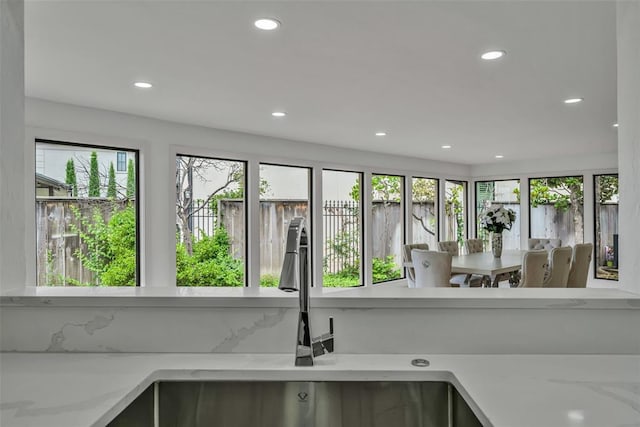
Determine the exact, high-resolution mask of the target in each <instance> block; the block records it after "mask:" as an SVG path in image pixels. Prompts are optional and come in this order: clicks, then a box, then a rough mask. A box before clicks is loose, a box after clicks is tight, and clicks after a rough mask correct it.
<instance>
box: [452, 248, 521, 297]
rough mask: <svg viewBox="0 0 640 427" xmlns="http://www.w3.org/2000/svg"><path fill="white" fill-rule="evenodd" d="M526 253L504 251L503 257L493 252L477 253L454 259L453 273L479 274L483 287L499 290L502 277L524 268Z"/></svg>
mask: <svg viewBox="0 0 640 427" xmlns="http://www.w3.org/2000/svg"><path fill="white" fill-rule="evenodd" d="M525 252H526V251H522V250H504V251H502V256H500V257H499V258H497V257H495V256H494V255H493V253H491V252H476V253H472V254H465V255H458V256H454V257H452V260H451V272H452V273H461V274H467V275H469V276H468V278H469V277H470V275H472V274H477V275H480V276H483V278H484V280H483V281H482V282H483V286H486V285H489V286H492V287H495V288H497V287H498V282H499V279H500V277H502V276H503V274H505V273H515V272H517V271H519V270H520V269H521V268H522V257H523V255H524V253H525Z"/></svg>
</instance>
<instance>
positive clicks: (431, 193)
mask: <svg viewBox="0 0 640 427" xmlns="http://www.w3.org/2000/svg"><path fill="white" fill-rule="evenodd" d="M437 182H438V181H436V180H433V179H426V178H418V179H415V178H414V179H413V181H412V185H411V193H412V197H413V203H414V204H421V205H424V211H423V212H421V213H422V215H417V214H416V213H415V209H414V212H412V213H411V216H412V217H413V219H415V220H416V221H418V222H419V223H420V226H421V227H422V229H423V230H424V231H426V232H427V233H429V234H431V235H432V236H435V235H436V230H435V229H434V226H435V222H434V221H433V220H432V221H431V222H432V224H428V223H427V221H428V218H429V217H431V218H437V214H436V212H434V211H433V210H432V209H429V208H428V207H427V202H434V201H435V200H436V194H437V191H436V185H437ZM414 206H415V205H414ZM429 225H431V227H429Z"/></svg>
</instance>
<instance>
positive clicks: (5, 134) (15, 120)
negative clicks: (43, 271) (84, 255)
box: [0, 0, 34, 290]
mask: <svg viewBox="0 0 640 427" xmlns="http://www.w3.org/2000/svg"><path fill="white" fill-rule="evenodd" d="M23 16H24V3H23V1H22V0H9V1H6V0H2V1H0V76H1V78H0V290H8V289H13V288H19V287H22V286H24V284H25V275H26V264H25V259H24V258H25V230H26V224H28V223H29V222H28V218H31V219H32V218H34V217H33V216H25V212H24V211H25V208H26V206H33V198H31V199H29V198H27V197H25V188H26V186H27V183H26V182H25V173H24V172H25V171H24V169H23V163H24V151H23V143H22V141H24V19H23ZM27 181H29V180H27ZM32 187H33V185H32ZM27 200H28V201H29V202H27ZM31 223H32V222H31Z"/></svg>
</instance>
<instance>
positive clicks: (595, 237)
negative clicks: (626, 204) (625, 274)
mask: <svg viewBox="0 0 640 427" xmlns="http://www.w3.org/2000/svg"><path fill="white" fill-rule="evenodd" d="M601 176H615V177H617V178H618V197H620V175H619V173H618V172H615V173H594V174H593V179H592V182H593V253H592V254H591V255H592V259H593V278H594V279H596V280H607V281H610V282H619V281H620V276H618V278H617V279H608V278H606V277H598V256H597V253H598V252H597V251H598V247H597V246H596V242H597V241H598V230H597V228H596V224H597V221H596V218H597V215H598V206H599V205H600V203H598V199H597V195H598V192H597V190H596V189H597V185H596V180H597V178H598V177H601ZM582 185H583V186H584V182H583V183H582ZM619 209H620V203H619V202H618V220H619V219H620V210H619ZM618 234H619V233H618ZM619 263H620V259H619V258H618V274H620V273H619V270H620V264H619Z"/></svg>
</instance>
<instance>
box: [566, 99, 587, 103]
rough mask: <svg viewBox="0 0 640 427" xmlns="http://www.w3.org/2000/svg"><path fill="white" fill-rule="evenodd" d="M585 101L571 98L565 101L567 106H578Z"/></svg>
mask: <svg viewBox="0 0 640 427" xmlns="http://www.w3.org/2000/svg"><path fill="white" fill-rule="evenodd" d="M582 101H584V98H569V99H565V100H564V103H565V104H577V103H578V102H582Z"/></svg>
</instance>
